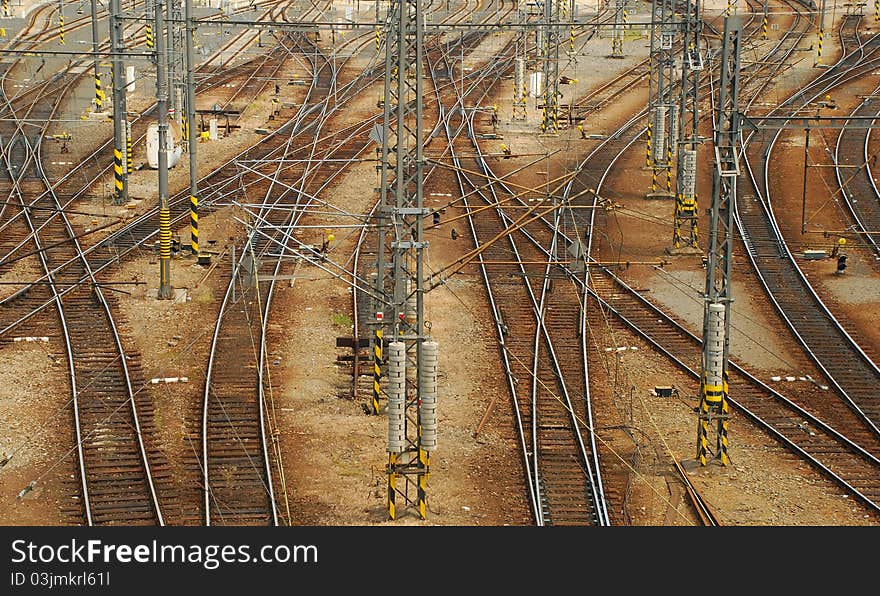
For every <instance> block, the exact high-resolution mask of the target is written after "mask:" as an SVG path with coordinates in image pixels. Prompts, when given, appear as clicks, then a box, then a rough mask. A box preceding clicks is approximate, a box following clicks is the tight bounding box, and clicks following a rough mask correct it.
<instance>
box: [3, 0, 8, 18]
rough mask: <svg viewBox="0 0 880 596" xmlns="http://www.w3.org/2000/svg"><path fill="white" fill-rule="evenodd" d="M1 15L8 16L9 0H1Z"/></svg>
mask: <svg viewBox="0 0 880 596" xmlns="http://www.w3.org/2000/svg"><path fill="white" fill-rule="evenodd" d="M3 16H4V17H8V16H9V0H3Z"/></svg>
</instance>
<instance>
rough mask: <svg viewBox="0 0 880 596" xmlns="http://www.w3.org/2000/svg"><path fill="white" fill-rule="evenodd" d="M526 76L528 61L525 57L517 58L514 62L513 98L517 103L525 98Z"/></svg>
mask: <svg viewBox="0 0 880 596" xmlns="http://www.w3.org/2000/svg"><path fill="white" fill-rule="evenodd" d="M525 78H526V61H525V59H524V58H517V59H516V61H515V62H514V71H513V98H514V99H515V100H516V102H517V103H519V102H521V101H522V100H523V99H524V98H523V89H524V88H525Z"/></svg>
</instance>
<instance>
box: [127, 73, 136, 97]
mask: <svg viewBox="0 0 880 596" xmlns="http://www.w3.org/2000/svg"><path fill="white" fill-rule="evenodd" d="M135 80H136V79H135V73H134V66H126V67H125V91H126V92H127V93H134V90H135Z"/></svg>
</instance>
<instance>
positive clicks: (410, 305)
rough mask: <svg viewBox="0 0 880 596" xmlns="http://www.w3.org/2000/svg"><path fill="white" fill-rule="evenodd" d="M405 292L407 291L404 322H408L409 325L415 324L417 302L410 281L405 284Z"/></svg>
mask: <svg viewBox="0 0 880 596" xmlns="http://www.w3.org/2000/svg"><path fill="white" fill-rule="evenodd" d="M406 293H407V298H406V305H405V311H406V322H407V323H409V324H410V325H415V324H416V322H417V321H416V311H417V307H418V303H417V296H416V293H415V292H413V291H412V285H411V284H410V283H407V284H406Z"/></svg>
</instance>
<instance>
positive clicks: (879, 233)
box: [834, 88, 880, 264]
mask: <svg viewBox="0 0 880 596" xmlns="http://www.w3.org/2000/svg"><path fill="white" fill-rule="evenodd" d="M878 93H880V88H878V89H875V90H874V91H873V92H872V93H871V94H870V95H868V96H865V97H864V99H863V100H862V102H861V103H860V104H859V105H858V106H857V107H856V108H855V109H854V110H853V111H852V112H851V113H850V117H853V118H866V117H871V118H874V117H877V116H880V101H878V98H877V97H875V96H876V95H877V94H878ZM871 123H872V124H875V123H876V120H871ZM871 134H872V129H870V128H857V127H855V126H852V127H846V128H844V129H843V130H841V131H840V134H839V135H838V136H837V142H836V144H835V146H834V164H835V166H837V167H835V169H834V173H835V176H836V177H837V184H838V187H839V188H840V189H841V193H840V194H841V197H842V198H843V199H844V203H845V205H846V208H847V210H848V211H849V214H850V216H851V217H852V221H853V222H854V224H853V231H854V232H855V233H856V234H857V235H858V238H859V239H860V240H864V241H865V242H866V243H867V244H868V245H869V247H870V249H871V251H873V253H874V256H875V260H874V262H875V264H877V263H878V262H880V190H878V189H877V184H876V182H875V181H874V173H873V171H872V168H873V167H874V163H875V161H874V155H876V153H874V154H872V152H871V150H870V145H871ZM852 168H855V169H856V170H855V173H854V174H853V173H852V172H853V170H852Z"/></svg>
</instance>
